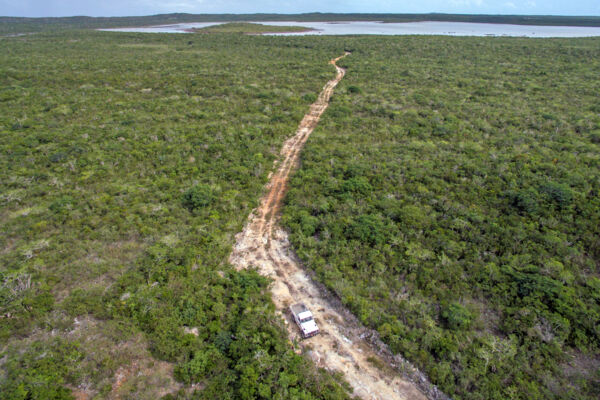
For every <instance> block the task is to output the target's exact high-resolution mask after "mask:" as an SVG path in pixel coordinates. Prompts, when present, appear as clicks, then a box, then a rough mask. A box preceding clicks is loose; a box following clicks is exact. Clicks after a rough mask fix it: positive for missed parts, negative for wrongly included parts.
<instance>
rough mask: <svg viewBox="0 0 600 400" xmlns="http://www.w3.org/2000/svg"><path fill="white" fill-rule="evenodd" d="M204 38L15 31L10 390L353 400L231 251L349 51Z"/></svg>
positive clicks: (4, 195)
mask: <svg viewBox="0 0 600 400" xmlns="http://www.w3.org/2000/svg"><path fill="white" fill-rule="evenodd" d="M198 39H199V38H198V37H197V36H193V35H152V34H151V35H146V34H120V33H116V34H115V33H108V32H84V31H73V32H68V33H45V34H44V33H41V34H36V35H31V36H22V37H12V38H4V39H3V40H2V41H0V49H1V51H0V82H1V83H0V87H1V89H0V135H1V137H2V140H1V141H0V154H1V156H0V204H1V209H0V265H1V267H0V343H1V344H0V349H1V350H0V360H2V361H0V363H1V373H0V392H1V393H2V396H1V397H2V398H3V399H32V398H36V399H67V398H72V389H75V388H79V389H77V390H82V388H84V389H85V391H86V392H87V393H88V394H90V395H92V396H94V395H97V396H98V397H99V398H105V397H107V396H108V395H109V394H110V393H112V395H113V396H114V395H115V394H117V393H119V394H120V395H121V396H122V398H138V399H139V398H147V399H156V398H157V397H160V395H162V394H170V395H173V396H177V397H181V398H198V399H201V398H202V399H204V398H206V399H215V398H220V399H227V398H243V399H255V398H263V399H272V398H273V399H288V398H298V399H316V398H319V399H343V398H347V392H346V389H345V388H344V387H342V386H340V384H339V383H338V382H340V381H341V380H340V379H339V377H332V376H331V375H330V374H328V373H325V372H324V371H322V370H318V369H317V368H315V367H314V365H313V364H312V363H311V362H309V361H308V360H307V359H305V358H304V357H302V356H299V355H297V354H295V353H294V352H293V350H292V347H291V345H290V344H289V343H288V341H287V334H286V331H285V329H284V328H283V327H282V322H281V318H280V317H278V316H277V315H276V314H275V312H274V311H275V310H274V306H273V304H272V302H271V300H270V292H269V291H268V290H267V285H268V281H267V279H265V278H263V277H261V276H259V275H258V274H257V273H256V272H254V271H241V272H236V271H235V270H233V269H232V268H231V266H229V265H228V264H227V261H226V260H227V256H228V254H229V253H230V250H231V245H232V243H233V235H234V234H235V233H237V232H239V231H240V230H241V229H242V227H243V224H244V222H245V221H246V218H247V215H248V214H249V212H250V210H251V209H252V208H254V207H255V206H256V205H257V202H258V199H259V197H260V194H261V192H262V189H263V186H264V183H265V182H266V177H267V174H268V173H269V170H270V168H271V166H272V164H273V161H274V159H275V157H276V156H277V154H278V152H279V149H280V147H281V144H282V142H283V141H284V139H285V138H287V137H289V135H291V134H293V132H294V131H295V129H296V126H297V124H298V121H299V120H300V119H301V118H302V116H303V114H304V112H305V111H306V109H307V108H308V105H309V104H310V103H309V101H307V100H306V99H305V97H306V96H308V95H312V94H314V93H318V91H319V90H320V88H321V87H322V85H323V82H325V81H327V80H328V79H330V78H331V77H332V76H333V73H334V70H333V68H332V67H331V66H329V65H327V63H326V61H327V60H328V59H330V58H331V57H332V56H334V55H337V54H338V53H339V50H338V47H339V46H334V45H333V44H332V46H331V47H330V48H328V47H327V46H322V47H321V48H319V49H313V48H312V46H310V44H309V43H308V42H301V41H299V40H297V39H286V38H266V37H265V38H253V37H248V36H243V35H219V34H215V35H210V36H206V37H202V39H201V40H198ZM139 371H142V372H143V371H151V374H150V375H148V374H146V373H145V372H144V373H140V374H138V372H139ZM152 374H153V375H152ZM117 376H123V377H125V378H123V381H122V382H120V381H119V382H120V383H119V384H118V385H117V384H116V383H115V382H116V379H117V378H116V377H117ZM173 376H174V377H175V378H176V379H177V381H178V382H179V383H178V382H175V381H174V378H173ZM191 384H198V385H197V386H194V387H195V388H197V389H198V390H196V392H195V393H194V389H193V387H192V386H190V385H191Z"/></svg>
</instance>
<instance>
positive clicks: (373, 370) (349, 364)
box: [229, 53, 445, 400]
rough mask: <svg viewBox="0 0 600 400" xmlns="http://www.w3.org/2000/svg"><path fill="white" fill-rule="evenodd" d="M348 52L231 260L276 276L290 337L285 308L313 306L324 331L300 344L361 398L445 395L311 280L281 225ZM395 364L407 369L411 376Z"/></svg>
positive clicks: (292, 330)
mask: <svg viewBox="0 0 600 400" xmlns="http://www.w3.org/2000/svg"><path fill="white" fill-rule="evenodd" d="M348 54H349V53H346V54H344V55H343V56H341V57H338V58H336V59H334V60H331V61H330V63H331V64H332V65H333V66H334V67H335V68H336V70H337V74H336V77H335V78H334V79H332V80H331V81H329V82H327V84H326V85H325V87H324V88H323V91H322V92H321V93H320V94H319V97H318V98H317V100H316V101H315V102H314V103H313V104H312V105H311V106H310V110H309V112H308V113H307V114H306V115H305V116H304V118H303V119H302V121H301V122H300V126H299V127H298V130H297V131H296V134H295V135H294V136H293V137H291V138H290V139H288V140H287V141H286V142H285V143H284V145H283V149H282V150H281V161H280V164H279V166H278V169H277V171H276V172H275V173H274V174H273V175H272V176H271V179H270V181H269V183H268V184H267V190H268V191H267V193H266V194H265V196H264V197H263V198H262V199H261V203H260V206H259V207H258V208H257V209H256V210H255V211H254V212H253V213H252V214H251V215H250V217H249V220H248V223H247V225H246V227H245V228H244V230H243V231H242V232H241V233H239V234H238V235H237V236H236V244H235V247H234V250H233V252H232V253H231V255H230V257H229V261H230V262H231V264H233V265H234V266H236V268H238V269H242V268H247V267H251V266H254V267H257V268H258V270H259V271H260V273H261V274H263V275H266V276H270V277H271V278H272V279H273V284H272V286H271V290H272V292H273V301H274V302H275V305H276V307H277V309H278V310H279V311H281V313H282V314H283V315H284V317H285V318H286V321H287V327H288V333H289V336H290V338H291V339H295V338H297V336H298V331H297V329H296V327H295V326H294V325H293V324H292V323H291V320H290V319H289V315H288V313H287V312H286V309H287V307H288V306H289V305H290V304H292V303H295V302H304V303H305V304H306V305H307V306H308V307H309V308H310V309H311V310H312V311H313V313H314V314H315V318H316V320H317V323H318V325H319V327H320V329H321V334H320V335H318V336H316V337H313V338H311V339H309V340H307V341H304V342H302V346H305V350H308V349H309V348H310V350H309V355H310V356H311V357H312V358H313V360H314V361H315V362H316V363H317V364H318V365H319V366H321V367H324V368H327V369H329V370H333V371H340V372H342V373H343V374H344V376H345V378H346V380H347V381H348V382H349V383H350V385H351V386H352V387H353V388H354V394H355V395H357V396H359V397H361V398H363V399H415V400H417V399H426V398H427V397H426V396H425V395H424V394H423V393H424V392H427V393H428V395H429V396H430V397H434V398H444V397H445V396H443V394H441V393H439V391H437V389H435V388H434V387H432V386H431V385H429V384H428V382H427V381H426V380H425V378H424V377H423V376H422V375H421V374H420V373H418V371H416V370H415V369H414V368H412V367H411V366H410V365H409V364H408V363H405V362H404V361H403V360H402V359H401V358H399V357H394V356H393V355H392V354H391V353H390V351H389V349H387V347H386V346H385V345H383V343H381V342H380V341H379V340H378V339H377V336H376V335H374V334H373V331H371V330H369V329H366V328H364V327H362V326H361V325H360V324H359V323H358V321H357V320H356V318H354V316H352V315H351V314H350V313H349V312H348V311H347V310H346V309H345V308H344V307H343V306H342V305H341V304H340V302H339V300H337V299H335V298H333V297H332V296H331V295H330V294H329V293H328V291H327V290H326V289H325V288H324V287H323V286H322V285H320V284H319V283H317V282H314V281H313V280H312V279H311V276H310V274H309V273H308V272H307V271H305V270H304V269H303V268H302V264H301V262H300V261H299V259H298V258H297V256H296V255H295V253H294V252H293V250H292V249H291V248H290V244H289V241H288V236H287V233H286V232H285V231H284V230H282V229H280V228H279V227H278V226H277V222H278V220H279V211H280V209H281V205H282V201H283V198H284V196H285V193H286V190H287V184H288V178H289V174H290V172H291V171H292V170H293V169H294V168H295V167H296V166H297V165H298V160H299V155H300V152H301V151H302V148H303V146H304V144H305V143H306V140H307V139H308V137H309V135H310V134H311V133H312V131H313V130H314V128H315V127H316V125H317V124H318V122H319V119H320V117H321V115H322V114H323V112H324V111H325V109H326V108H327V106H328V104H329V99H330V97H331V95H332V94H333V90H334V88H335V86H336V85H337V84H338V82H339V81H340V80H341V79H342V78H343V77H344V74H345V70H344V69H343V68H341V67H338V66H337V65H336V62H337V61H338V60H339V59H340V58H342V57H345V56H346V55H348ZM382 359H383V361H382ZM374 360H379V361H375V362H374ZM375 364H379V367H377V366H375ZM393 367H401V368H403V369H404V370H405V372H408V375H409V376H411V378H412V379H408V378H406V377H404V376H403V375H401V374H400V373H399V372H398V371H397V370H396V369H395V368H393ZM413 380H414V381H417V382H418V385H417V384H415V383H414V382H413Z"/></svg>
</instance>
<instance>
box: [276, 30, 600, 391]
mask: <svg viewBox="0 0 600 400" xmlns="http://www.w3.org/2000/svg"><path fill="white" fill-rule="evenodd" d="M346 46H348V48H351V49H353V53H352V55H351V56H349V57H347V58H345V59H343V60H341V61H340V64H341V65H342V66H346V67H347V68H348V72H347V74H346V77H345V78H344V80H343V81H342V82H341V83H340V85H339V86H338V88H337V89H336V93H335V95H334V96H333V100H332V104H331V106H330V108H329V109H328V110H327V112H326V113H325V115H324V117H323V118H322V119H321V122H320V125H319V126H318V127H317V129H316V130H315V133H314V134H313V136H311V138H310V140H309V141H308V143H307V146H306V148H305V149H304V151H303V153H302V166H301V168H300V170H299V171H298V172H297V173H296V174H295V176H294V178H293V179H292V182H291V185H290V186H291V188H290V192H289V194H288V197H287V206H286V208H285V210H284V223H285V224H286V226H287V227H288V228H289V230H290V231H291V240H292V242H293V245H294V246H295V247H296V249H297V251H298V254H299V256H300V257H301V258H302V259H303V260H304V261H305V262H306V264H307V266H308V267H310V268H312V269H313V270H314V271H315V272H316V275H317V277H318V279H320V280H321V281H322V282H324V283H325V284H326V285H327V286H328V287H329V288H330V289H331V290H332V291H334V292H335V293H336V294H337V295H338V296H339V297H340V298H341V299H342V301H343V302H344V303H345V304H346V305H347V306H348V307H350V308H351V309H352V311H353V312H354V313H355V314H356V315H357V316H358V317H359V318H360V320H361V321H362V322H363V323H365V324H367V325H368V326H371V327H373V328H375V329H377V330H378V331H379V333H380V334H381V337H382V338H383V339H384V341H385V342H387V343H388V344H389V345H390V346H391V348H392V350H393V351H395V352H399V353H402V354H403V355H405V356H406V357H407V358H409V359H410V360H411V361H413V362H414V363H415V364H417V365H418V366H419V367H420V368H422V369H423V370H424V371H425V372H426V373H427V374H428V375H429V376H430V378H431V380H432V381H433V382H434V383H435V384H438V385H439V386H440V388H441V389H442V390H444V391H445V392H446V393H448V394H449V395H451V396H452V398H455V399H564V398H573V399H574V398H577V399H597V398H598V397H599V396H600V370H599V366H600V269H599V265H600V239H599V238H600V197H599V193H600V144H599V142H600V140H599V139H598V132H599V129H600V103H599V102H598V93H599V92H600V80H599V79H598V75H597V72H596V71H598V69H599V68H600V40H598V39H573V40H535V39H516V38H515V39H506V38H495V39H492V38H447V37H445V38H442V37H419V38H417V37H396V38H383V37H379V38H371V37H369V38H365V37H363V38H355V39H352V41H348V42H347V43H346Z"/></svg>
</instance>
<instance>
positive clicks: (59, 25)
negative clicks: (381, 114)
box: [0, 13, 600, 33]
mask: <svg viewBox="0 0 600 400" xmlns="http://www.w3.org/2000/svg"><path fill="white" fill-rule="evenodd" d="M258 21H262V22H275V21H297V22H300V23H302V22H343V21H381V22H384V23H393V22H397V23H398V22H425V21H430V22H471V23H488V24H510V25H533V26H572V27H600V16H559V15H487V14H441V13H431V14H361V13H357V14H335V13H305V14H181V13H179V14H159V15H149V16H138V17H136V16H133V17H86V16H75V17H48V18H26V17H6V16H5V17H0V33H16V32H23V31H25V30H27V31H28V32H33V31H37V32H40V31H53V30H63V29H107V28H119V27H125V26H126V27H140V26H152V25H168V24H180V23H191V22H258Z"/></svg>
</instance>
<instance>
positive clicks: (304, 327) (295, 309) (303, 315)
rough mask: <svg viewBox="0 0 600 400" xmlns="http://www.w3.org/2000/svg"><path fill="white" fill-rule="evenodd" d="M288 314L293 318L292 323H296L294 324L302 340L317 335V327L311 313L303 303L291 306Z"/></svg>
mask: <svg viewBox="0 0 600 400" xmlns="http://www.w3.org/2000/svg"><path fill="white" fill-rule="evenodd" d="M290 312H291V313H292V316H293V317H294V321H296V324H298V327H299V328H300V331H301V332H302V337H303V338H304V339H306V338H309V337H313V336H315V335H317V334H319V327H318V326H317V323H316V322H315V320H314V318H313V315H312V313H311V312H310V310H309V309H308V307H306V306H305V305H304V303H297V304H293V305H291V306H290Z"/></svg>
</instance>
